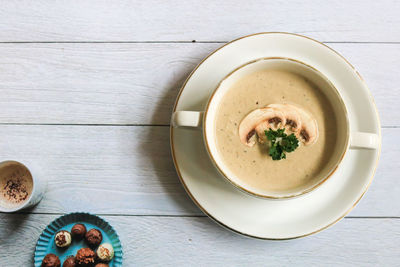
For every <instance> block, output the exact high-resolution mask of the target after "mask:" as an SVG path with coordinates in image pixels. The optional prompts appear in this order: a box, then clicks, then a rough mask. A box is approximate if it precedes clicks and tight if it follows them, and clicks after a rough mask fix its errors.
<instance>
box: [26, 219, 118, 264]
mask: <svg viewBox="0 0 400 267" xmlns="http://www.w3.org/2000/svg"><path fill="white" fill-rule="evenodd" d="M76 223H82V224H84V225H85V226H86V229H87V230H88V231H89V230H90V229H92V228H96V229H98V230H100V231H101V233H102V235H103V241H102V242H101V243H110V244H111V245H112V246H113V247H114V258H113V259H112V261H110V262H109V265H110V267H120V266H122V255H123V253H122V245H121V242H120V240H119V237H118V234H117V232H116V231H115V230H114V228H113V227H112V226H111V225H110V224H109V223H108V222H106V221H105V220H103V219H102V218H100V217H98V216H96V215H92V214H89V213H70V214H67V215H63V216H61V217H59V218H58V219H56V220H54V221H53V222H51V223H50V224H49V225H48V226H47V227H46V229H44V231H43V232H42V234H41V235H40V237H39V240H38V241H37V243H36V249H35V256H34V260H35V267H40V266H41V264H42V260H43V258H44V257H45V256H46V255H47V254H49V253H53V254H56V255H57V256H58V257H59V258H60V261H61V266H62V264H63V263H64V261H65V260H66V259H67V258H68V257H69V256H71V255H74V256H75V255H76V252H77V251H78V250H79V249H80V248H83V247H87V245H86V244H85V241H84V240H81V241H76V240H72V243H71V246H69V247H68V248H66V249H64V248H58V247H57V246H56V245H55V244H54V236H55V234H56V233H57V232H58V231H60V230H67V231H69V232H70V231H71V228H72V226H74V225H75V224H76Z"/></svg>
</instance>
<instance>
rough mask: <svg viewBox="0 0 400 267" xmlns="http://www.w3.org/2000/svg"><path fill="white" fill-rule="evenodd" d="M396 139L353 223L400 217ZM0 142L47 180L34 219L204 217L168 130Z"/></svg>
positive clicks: (17, 136)
mask: <svg viewBox="0 0 400 267" xmlns="http://www.w3.org/2000/svg"><path fill="white" fill-rule="evenodd" d="M399 134H400V128H391V129H383V153H382V157H381V161H380V165H379V168H378V170H377V173H376V177H375V180H374V182H373V183H372V186H371V188H370V190H369V192H368V193H367V194H366V195H365V197H364V198H363V200H362V201H361V203H360V204H359V205H358V206H357V207H356V208H355V209H354V210H353V211H352V212H351V213H350V216H400V209H399V206H398V205H397V203H399V202H400V186H398V185H399V183H398V170H397V169H396V168H394V166H397V159H398V158H399V156H400V143H399V142H398V141H397V140H398V137H399ZM0 140H2V141H1V142H0V151H1V159H16V160H20V161H22V162H24V161H31V162H34V163H35V164H37V165H39V166H40V167H41V169H42V172H43V175H44V176H46V177H48V178H49V187H48V191H47V192H46V195H45V198H44V199H43V200H42V202H41V203H40V204H39V205H38V206H37V207H36V208H35V209H34V210H33V212H35V213H36V212H40V213H59V212H73V211H76V210H77V209H78V210H81V209H83V210H86V211H89V212H93V213H98V214H131V215H202V213H201V211H200V210H199V209H197V207H195V205H194V204H193V203H192V201H191V200H190V199H189V197H188V196H187V194H186V193H185V191H184V190H183V188H182V186H181V184H180V182H179V179H178V177H177V174H176V172H175V169H174V166H173V163H172V160H171V155H170V152H169V128H168V127H160V126H157V127H155V126H152V127H150V126H146V127H143V126H140V127H139V126H138V127H128V126H125V127H123V126H118V127H114V126H112V127H111V126H106V127H104V126H90V127H88V126H20V125H18V126H9V125H8V126H7V125H3V126H1V127H0ZM389 188H390V190H389ZM115 203H118V205H116V204H115Z"/></svg>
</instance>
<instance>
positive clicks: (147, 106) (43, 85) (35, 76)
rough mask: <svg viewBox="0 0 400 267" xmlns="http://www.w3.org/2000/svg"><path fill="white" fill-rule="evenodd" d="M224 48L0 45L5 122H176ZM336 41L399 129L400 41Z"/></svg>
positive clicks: (387, 121)
mask: <svg viewBox="0 0 400 267" xmlns="http://www.w3.org/2000/svg"><path fill="white" fill-rule="evenodd" d="M0 34H1V31H0ZM221 45H222V44H214V43H213V44H199V43H194V44H191V43H190V44H182V43H173V44H81V43H79V44H59V43H57V44H0V58H1V60H0V81H1V83H0V90H1V94H0V104H1V106H2V109H1V112H0V123H56V124H65V123H67V124H157V125H160V124H162V125H165V124H168V123H169V120H170V115H171V112H172V106H173V103H174V101H175V98H176V96H177V94H178V91H179V88H180V87H181V85H182V84H183V82H184V80H185V79H186V77H187V76H188V75H189V73H190V72H191V71H192V69H193V68H194V67H195V66H196V65H197V64H198V63H199V62H200V61H201V59H202V58H203V57H205V56H206V55H207V54H209V53H210V52H212V51H213V50H215V49H216V48H217V47H219V46H221ZM329 45H330V46H331V47H332V48H334V49H336V50H337V51H339V52H340V53H342V54H343V55H344V56H345V57H347V59H348V60H349V61H350V62H352V63H353V64H354V66H355V67H356V68H357V69H358V70H359V72H360V73H361V74H362V75H363V77H364V78H365V80H366V82H367V84H368V85H369V87H370V89H371V91H372V94H373V96H374V97H375V100H376V103H377V106H378V109H379V111H380V116H381V119H382V124H383V125H384V126H399V125H400V112H398V103H399V102H400V91H399V90H398V77H397V76H398V75H397V72H396V71H394V70H397V69H400V44H341V43H335V44H329Z"/></svg>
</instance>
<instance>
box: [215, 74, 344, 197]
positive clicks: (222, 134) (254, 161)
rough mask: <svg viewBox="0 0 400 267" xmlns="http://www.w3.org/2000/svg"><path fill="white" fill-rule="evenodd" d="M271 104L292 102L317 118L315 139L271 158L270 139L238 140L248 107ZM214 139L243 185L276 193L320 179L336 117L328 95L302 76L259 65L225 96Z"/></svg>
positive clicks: (227, 163) (335, 131) (333, 133)
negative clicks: (249, 142)
mask: <svg viewBox="0 0 400 267" xmlns="http://www.w3.org/2000/svg"><path fill="white" fill-rule="evenodd" d="M272 103H290V104H295V105H297V106H300V107H302V108H303V109H305V110H307V111H308V112H309V113H311V114H312V116H313V117H314V118H315V119H316V121H317V124H318V130H319V137H318V139H317V141H316V142H315V143H314V144H313V145H310V146H304V145H302V144H300V146H299V147H298V148H297V149H296V150H295V151H293V152H291V153H287V154H286V159H282V160H272V158H271V157H270V156H269V154H268V151H269V147H268V144H261V143H259V142H256V144H255V145H254V146H253V147H248V146H246V145H244V144H243V143H241V141H240V138H239V134H238V127H239V124H240V122H241V121H242V119H243V118H244V117H245V116H246V115H247V114H248V113H249V112H251V111H253V110H254V109H257V108H262V107H265V106H267V105H269V104H272ZM215 123H216V131H217V132H216V139H217V140H216V141H217V142H216V143H217V148H218V151H219V153H220V155H221V157H222V159H223V161H224V163H225V164H226V165H227V167H228V168H229V169H230V170H231V171H232V172H233V173H234V174H235V175H236V176H237V177H238V178H239V179H241V180H242V181H243V182H244V183H245V184H248V185H249V186H251V187H254V188H257V189H260V190H263V191H264V190H265V191H274V192H284V191H288V190H293V189H295V188H298V187H302V186H304V185H305V184H309V183H312V182H313V179H319V177H318V174H320V172H321V171H322V169H323V168H324V166H325V165H326V164H327V163H328V161H329V160H330V156H331V154H332V151H333V150H334V146H335V142H336V135H337V130H336V120H335V116H334V112H333V109H332V106H331V104H330V103H329V101H328V99H327V98H326V96H325V95H324V94H323V93H322V92H321V91H320V90H319V89H318V88H316V87H315V86H314V85H313V84H312V83H310V82H309V81H307V80H306V79H305V78H304V77H302V76H299V75H297V74H294V73H290V72H287V71H283V70H263V71H259V72H255V73H252V74H250V75H248V76H245V77H243V78H242V79H240V80H239V81H237V82H236V83H235V84H234V85H233V86H232V88H230V89H229V90H228V92H227V93H226V94H225V95H224V96H223V99H222V100H221V103H220V105H219V109H218V111H217V115H216V122H215Z"/></svg>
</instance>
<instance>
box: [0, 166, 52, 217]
mask: <svg viewBox="0 0 400 267" xmlns="http://www.w3.org/2000/svg"><path fill="white" fill-rule="evenodd" d="M14 169H17V170H19V172H15V173H14V174H12V172H13V170H14ZM21 172H24V173H25V174H26V173H28V175H25V176H24V177H25V178H24V180H27V181H29V182H28V183H30V181H31V182H32V190H31V193H30V194H29V195H28V196H27V198H26V199H25V200H23V201H21V202H20V203H19V204H16V203H15V202H14V203H13V204H12V205H10V204H9V202H8V201H7V200H6V198H5V197H3V196H0V212H16V211H19V210H22V209H26V208H29V207H32V206H34V205H36V204H38V203H39V202H40V200H42V198H43V195H44V192H45V190H46V187H47V180H46V179H45V178H44V177H43V176H42V175H41V174H40V170H39V169H38V168H37V166H35V165H34V164H30V163H27V162H25V163H21V162H18V161H14V160H8V161H3V162H0V182H1V184H2V185H3V183H5V185H6V186H3V188H0V194H7V192H5V190H9V192H10V193H12V192H13V191H12V190H16V187H17V186H18V185H16V184H15V179H17V178H18V177H17V176H18V175H19V174H20V173H21ZM11 177H13V178H11ZM3 179H4V180H3ZM12 179H14V180H13V181H14V184H11V182H10V184H9V185H8V184H7V181H9V180H12Z"/></svg>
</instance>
